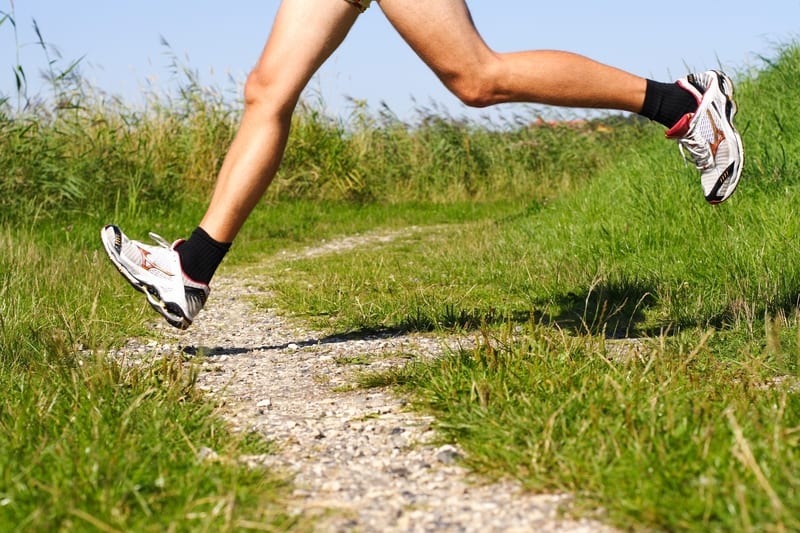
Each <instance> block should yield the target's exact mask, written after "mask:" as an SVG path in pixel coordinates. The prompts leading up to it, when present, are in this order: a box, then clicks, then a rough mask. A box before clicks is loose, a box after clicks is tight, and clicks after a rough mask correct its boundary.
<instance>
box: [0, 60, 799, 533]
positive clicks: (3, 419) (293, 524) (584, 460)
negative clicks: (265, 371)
mask: <svg viewBox="0 0 800 533" xmlns="http://www.w3.org/2000/svg"><path fill="white" fill-rule="evenodd" d="M50 66H51V69H53V72H54V74H55V75H54V76H53V87H52V94H51V95H49V96H50V98H48V99H45V100H42V101H37V100H36V99H35V98H27V99H26V98H17V97H15V96H11V97H9V98H7V99H5V101H4V103H3V104H0V244H2V247H3V250H4V254H2V255H1V256H0V387H1V388H2V390H3V391H4V394H2V396H0V472H2V474H0V530H9V531H15V530H18V531H30V530H34V531H44V530H52V529H57V530H66V531H72V530H75V531H82V530H86V529H91V528H94V529H97V530H104V531H112V530H136V531H161V530H165V529H170V528H172V529H174V530H176V531H181V530H213V531H225V530H239V529H246V528H248V527H256V526H258V527H261V528H262V529H268V528H272V529H277V530H291V529H295V530H303V529H307V527H308V524H307V523H306V522H304V519H303V518H302V517H290V516H287V515H286V513H285V510H284V509H283V507H282V505H281V499H282V497H283V496H285V495H286V494H287V491H288V490H290V480H286V479H282V478H280V477H277V476H275V475H273V474H270V473H269V472H261V471H252V470H248V469H246V468H244V467H243V466H240V465H239V464H238V463H237V461H236V460H235V459H236V458H237V457H238V456H240V455H242V454H246V453H269V450H270V446H271V445H270V443H265V442H263V441H261V440H259V439H255V438H253V437H252V436H241V435H231V434H230V433H229V432H228V431H227V430H226V428H225V426H224V424H223V423H222V422H221V421H220V419H219V418H218V417H217V416H216V415H215V413H214V410H213V407H212V406H210V405H208V404H207V403H206V401H205V400H204V399H203V397H202V396H201V395H200V394H199V393H198V391H196V390H195V388H194V373H193V372H194V371H193V369H192V367H191V365H189V366H185V365H183V364H182V361H178V360H172V359H165V360H161V361H158V362H157V363H155V364H154V365H152V366H149V367H141V366H129V365H125V364H124V361H118V360H114V359H109V358H107V357H104V356H103V353H104V350H105V349H107V348H109V347H114V346H118V345H119V344H120V343H121V342H122V341H123V340H124V339H126V338H129V337H131V336H135V335H143V336H147V335H152V332H150V331H148V329H147V324H148V320H150V319H151V318H152V314H151V311H150V310H149V308H146V306H145V305H143V302H142V301H140V300H139V299H133V298H131V295H132V293H131V291H130V288H129V287H127V286H125V285H124V284H123V283H122V282H121V280H120V279H119V278H118V276H117V275H116V274H115V273H114V271H113V269H112V268H111V267H110V265H109V264H108V262H107V260H106V259H105V258H104V257H102V255H101V252H100V246H99V241H98V238H97V232H98V230H99V228H100V227H101V226H102V224H104V223H107V222H112V221H114V222H116V223H119V224H120V225H122V226H123V227H124V228H125V229H126V231H127V232H129V233H130V234H131V235H135V236H140V235H141V236H144V235H146V232H147V231H148V230H154V231H156V232H158V233H161V234H163V235H165V236H166V237H168V238H175V237H178V236H185V235H186V234H188V232H190V231H191V229H192V228H193V227H194V226H195V225H196V223H197V220H199V218H200V216H201V215H202V210H203V207H204V205H205V201H206V198H207V197H208V194H209V192H210V188H211V186H212V185H213V177H214V175H215V173H216V170H217V169H218V167H219V165H220V163H221V158H222V157H223V155H224V152H225V149H226V147H227V144H228V143H229V141H230V139H231V136H232V135H233V132H234V131H235V128H236V124H237V120H238V107H239V106H238V105H237V104H231V103H230V102H229V101H228V100H226V99H225V98H223V97H222V96H221V95H220V93H219V92H217V91H214V90H210V89H207V88H203V87H200V86H199V85H198V84H197V83H196V80H194V78H193V77H192V76H191V71H190V70H186V71H184V74H185V75H186V79H185V80H184V83H183V90H182V92H181V94H180V95H179V96H176V97H166V96H163V95H158V94H152V95H150V98H149V100H148V104H147V105H146V106H145V108H144V109H138V108H137V109H131V108H129V107H128V106H127V105H126V104H125V103H124V102H120V101H117V100H115V99H114V98H112V97H109V96H107V95H103V94H101V93H98V92H97V91H95V90H94V89H92V88H91V87H89V86H87V85H86V84H85V82H84V81H83V80H82V79H81V78H80V76H79V73H78V69H74V68H72V65H69V64H67V65H64V66H63V67H61V68H60V70H59V67H60V66H59V64H57V63H56V64H54V65H53V64H51V65H50ZM737 80H738V82H739V83H738V86H737V89H738V95H739V101H740V107H741V113H740V115H739V118H738V125H739V128H740V130H741V131H742V133H743V136H744V138H745V143H746V150H747V162H746V165H745V178H743V181H742V184H741V186H740V189H741V190H740V191H739V192H737V193H736V195H735V196H734V197H733V198H732V199H731V200H730V201H728V202H726V203H725V204H723V205H721V206H717V207H710V206H708V205H706V204H705V201H704V200H703V198H702V194H701V191H700V188H699V184H698V183H697V177H696V173H695V171H694V170H693V169H692V168H690V167H687V166H685V165H684V164H683V162H682V161H681V160H680V158H679V157H678V156H677V149H676V148H675V146H674V145H673V144H672V143H669V142H665V141H664V140H663V139H662V138H660V137H661V136H662V135H663V132H662V128H660V127H658V126H655V125H653V124H648V123H643V122H641V121H637V120H633V119H627V118H621V117H608V118H606V119H604V120H602V121H590V122H587V123H582V124H566V123H564V124H554V125H541V124H539V125H535V126H532V125H531V124H533V123H535V122H536V120H535V119H536V116H535V114H533V113H534V112H532V115H531V116H530V117H514V118H513V119H512V120H509V123H508V125H507V126H506V127H504V128H499V129H488V128H485V127H481V126H479V125H476V124H473V123H470V122H466V121H461V120H458V119H454V118H451V117H437V116H421V117H420V120H419V121H418V123H416V124H413V125H409V124H404V123H402V122H400V121H398V120H397V119H396V118H394V117H393V116H392V115H391V114H390V113H385V114H380V113H379V114H377V115H371V114H370V113H368V112H366V111H365V110H359V109H356V110H355V111H354V113H353V115H352V116H351V117H349V118H348V119H346V120H335V119H332V118H330V117H328V116H326V115H325V113H324V112H322V111H321V110H319V109H316V108H314V107H313V106H304V107H303V108H302V109H301V111H300V112H299V113H298V115H297V116H296V119H295V127H294V130H293V134H292V139H291V142H290V145H289V149H288V152H287V155H286V159H285V165H284V167H283V169H282V171H281V174H280V176H279V177H278V179H277V180H276V183H275V187H273V188H272V189H271V190H270V193H269V196H268V197H267V198H266V199H265V201H264V202H263V204H262V205H261V206H260V207H259V208H258V209H257V211H256V212H255V213H254V215H253V218H252V219H251V220H250V221H249V222H248V224H247V226H246V227H245V230H244V232H243V233H242V235H241V237H240V239H239V240H238V241H237V243H236V245H235V246H234V249H233V253H232V254H231V255H230V257H229V258H228V259H227V260H226V263H225V264H224V265H223V272H224V269H235V268H237V267H238V266H240V265H243V264H257V263H258V261H259V258H262V257H264V256H266V255H268V254H271V253H273V252H277V251H279V250H283V249H287V248H295V247H299V246H303V245H306V244H312V243H315V242H318V241H319V240H320V239H321V238H330V237H335V236H340V235H350V234H353V233H359V232H366V231H370V230H374V229H376V228H382V229H401V228H404V227H407V226H410V225H415V226H419V227H421V228H422V230H421V231H419V232H416V233H414V234H413V235H409V236H408V237H405V238H401V239H398V240H397V241H395V242H393V243H388V244H384V245H381V246H380V247H379V248H372V249H359V250H355V251H353V252H352V253H350V254H347V255H340V256H337V257H323V258H316V259H314V260H306V261H299V262H295V263H294V264H293V266H292V270H291V271H290V272H287V273H285V274H284V275H283V276H281V277H280V278H279V279H275V281H274V283H273V287H272V288H273V290H274V291H276V294H277V297H278V303H279V305H281V306H282V307H283V308H284V309H286V310H287V312H292V313H295V314H297V315H299V316H302V317H305V318H306V319H308V320H309V321H311V322H313V323H315V324H316V325H324V327H326V328H329V329H331V330H332V331H334V332H337V333H358V332H366V331H375V330H388V331H396V332H402V331H421V330H424V331H437V332H442V334H447V333H448V332H452V331H459V332H468V333H470V334H472V335H475V336H476V338H479V339H482V340H483V342H482V345H481V347H479V348H476V349H475V350H471V351H464V352H458V353H451V354H448V355H447V356H446V357H444V358H442V359H441V360H439V361H436V362H432V363H427V364H423V363H414V364H412V365H410V366H409V367H408V368H407V369H405V370H403V371H399V372H395V373H390V374H384V375H379V376H365V382H369V383H372V384H375V383H379V384H392V385H393V386H396V387H398V390H405V391H409V392H410V393H411V394H412V395H413V396H414V397H415V398H416V399H417V401H418V406H419V408H421V409H425V410H429V411H431V412H433V413H435V414H436V415H437V418H438V420H439V427H440V429H441V430H442V431H443V432H444V433H445V435H447V436H448V438H450V437H452V438H454V439H455V440H457V441H458V443H459V444H460V445H461V446H463V447H464V448H465V449H466V450H467V451H468V452H469V457H470V465H471V466H473V467H474V468H476V469H477V470H479V471H481V472H483V473H485V474H486V475H487V476H489V477H501V476H511V477H514V478H516V479H518V480H520V481H521V482H522V483H523V484H525V485H526V486H528V487H530V488H531V489H533V490H544V491H553V490H566V491H570V492H572V493H574V494H575V495H576V500H575V503H574V508H573V509H570V511H572V512H576V513H584V512H590V513H592V512H595V511H596V510H597V509H598V508H601V509H603V510H604V511H603V513H602V516H601V518H603V519H604V520H608V521H609V522H611V523H614V524H618V525H621V526H623V527H626V528H631V529H663V530H695V531H709V530H716V531H748V530H749V531H791V530H797V529H800V522H799V521H798V518H797V517H798V516H800V494H799V492H800V476H798V474H797V469H796V468H795V465H796V464H797V463H798V460H800V398H798V394H800V392H798V389H799V388H800V385H798V378H799V377H800V361H798V358H799V356H798V353H800V328H798V315H797V303H798V301H797V300H798V294H800V266H797V265H798V262H797V261H796V258H797V257H798V244H797V242H798V232H799V231H800V223H798V222H797V217H796V215H797V202H796V201H795V198H794V196H795V193H796V192H797V189H798V186H799V185H798V183H800V182H798V180H797V177H798V174H799V173H800V168H799V167H800V163H798V160H797V158H796V157H794V155H793V154H797V153H798V151H799V149H800V146H798V145H799V144H800V141H798V138H800V135H798V133H800V104H799V103H798V102H797V99H796V98H794V97H793V93H792V91H790V90H787V87H795V86H797V85H798V82H799V81H800V50H798V49H797V48H796V47H792V46H788V47H786V48H785V49H784V50H783V51H782V52H781V53H780V54H779V55H778V56H776V57H775V58H773V60H770V61H765V63H764V66H763V68H762V69H760V70H759V71H757V72H747V73H739V75H738V76H737ZM17 96H18V95H17ZM26 102H27V104H28V105H27V106H26V105H25V103H26ZM212 297H213V296H212ZM631 339H636V343H635V344H633V343H632V342H631ZM204 449H211V450H214V451H215V452H216V453H217V454H218V456H219V457H221V458H222V459H223V460H220V461H203V460H201V459H200V458H201V457H202V456H203V450H204Z"/></svg>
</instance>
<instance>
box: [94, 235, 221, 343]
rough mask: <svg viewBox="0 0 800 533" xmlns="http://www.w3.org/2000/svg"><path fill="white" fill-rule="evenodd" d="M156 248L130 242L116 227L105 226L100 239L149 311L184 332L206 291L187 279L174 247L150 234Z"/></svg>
mask: <svg viewBox="0 0 800 533" xmlns="http://www.w3.org/2000/svg"><path fill="white" fill-rule="evenodd" d="M150 237H151V238H152V239H153V240H154V241H155V242H157V243H158V246H151V245H148V244H143V243H141V242H139V241H132V240H130V239H128V237H126V236H125V234H124V233H122V230H120V229H119V228H118V227H117V226H113V225H107V226H105V227H104V228H103V229H102V230H101V231H100V238H101V240H102V241H103V246H104V247H105V249H106V253H107V254H108V257H109V259H111V262H112V263H114V266H116V267H117V269H118V270H119V271H120V272H121V273H122V275H123V276H125V279H127V280H128V282H129V283H130V284H131V285H133V287H134V288H135V289H136V290H138V291H141V292H143V293H144V294H145V296H147V302H148V303H149V304H150V305H151V306H152V308H153V309H155V310H156V311H158V312H159V313H161V315H162V316H163V317H164V318H165V319H166V320H167V322H169V323H170V324H171V325H173V326H175V327H176V328H180V329H186V328H188V327H189V326H190V325H191V324H192V321H193V320H194V317H196V316H197V313H199V312H200V310H201V309H202V308H203V305H204V304H205V303H206V298H208V293H209V288H208V285H206V284H205V283H199V282H196V281H193V280H191V279H189V278H188V277H187V276H186V274H184V272H183V269H182V268H181V259H180V256H179V255H178V252H177V251H175V247H176V246H177V245H178V244H180V243H181V242H183V241H175V242H174V243H173V244H172V245H170V244H169V243H167V242H166V241H165V240H164V239H162V238H161V237H159V236H158V235H156V234H155V233H150Z"/></svg>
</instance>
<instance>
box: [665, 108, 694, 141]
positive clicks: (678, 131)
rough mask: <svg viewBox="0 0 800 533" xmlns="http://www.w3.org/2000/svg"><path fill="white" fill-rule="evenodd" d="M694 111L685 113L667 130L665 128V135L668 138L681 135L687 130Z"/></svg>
mask: <svg viewBox="0 0 800 533" xmlns="http://www.w3.org/2000/svg"><path fill="white" fill-rule="evenodd" d="M693 116H694V113H686V114H685V115H683V116H682V117H681V119H680V120H679V121H678V122H676V123H675V125H674V126H672V127H671V128H670V129H669V130H667V133H666V135H667V137H669V138H670V139H674V138H677V137H683V136H684V135H686V133H687V132H688V131H689V125H690V124H691V122H692V117H693Z"/></svg>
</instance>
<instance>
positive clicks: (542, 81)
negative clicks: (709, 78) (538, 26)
mask: <svg viewBox="0 0 800 533" xmlns="http://www.w3.org/2000/svg"><path fill="white" fill-rule="evenodd" d="M380 6H381V9H382V10H383V12H384V13H385V14H386V17H387V18H388V19H389V21H390V22H391V23H392V25H393V26H394V27H395V28H396V29H397V31H398V32H399V33H400V34H401V35H402V36H403V38H404V39H405V40H406V42H407V43H408V44H409V45H410V46H411V47H412V48H413V49H414V51H415V52H416V53H417V55H419V56H420V57H421V58H422V60H423V61H425V63H426V64H427V65H428V66H429V67H430V68H431V69H433V71H434V72H435V73H436V74H437V75H438V76H439V78H440V79H441V80H442V82H443V83H444V84H445V85H446V86H447V87H448V88H449V89H450V90H451V91H453V93H454V94H455V95H456V96H458V97H459V98H460V99H461V100H463V101H464V102H465V103H467V104H468V105H473V106H479V107H483V106H487V105H492V104H497V103H502V102H531V103H542V104H550V105H558V106H569V107H591V108H604V109H618V110H624V111H632V112H639V111H640V110H641V108H642V104H643V102H644V95H645V88H646V84H647V82H646V80H645V79H644V78H640V77H638V76H634V75H633V74H629V73H627V72H624V71H622V70H619V69H616V68H613V67H610V66H607V65H604V64H602V63H598V62H596V61H593V60H591V59H588V58H586V57H583V56H580V55H577V54H573V53H569V52H559V51H553V50H537V51H528V52H515V53H505V54H502V53H496V52H494V51H492V50H491V49H489V47H488V46H487V45H486V43H485V42H484V41H483V39H482V38H481V37H480V35H479V34H478V32H477V30H476V29H475V26H474V25H473V23H472V19H471V17H470V14H469V10H468V8H467V6H466V4H465V3H464V2H463V1H458V0H431V1H427V2H413V1H408V0H380Z"/></svg>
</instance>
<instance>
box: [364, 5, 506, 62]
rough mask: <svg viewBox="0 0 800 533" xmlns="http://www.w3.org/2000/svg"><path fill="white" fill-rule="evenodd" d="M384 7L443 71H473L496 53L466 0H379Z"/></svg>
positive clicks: (421, 53)
mask: <svg viewBox="0 0 800 533" xmlns="http://www.w3.org/2000/svg"><path fill="white" fill-rule="evenodd" d="M379 5H380V6H381V10H383V12H384V14H385V15H386V18H387V19H388V20H389V22H390V23H391V24H392V26H394V28H395V29H396V30H397V32H398V33H399V34H400V35H401V36H402V37H403V39H404V40H405V41H406V42H407V43H408V44H409V46H411V48H412V49H413V50H414V51H415V52H416V53H417V55H418V56H420V58H422V60H423V61H424V62H425V63H426V64H427V65H428V66H429V67H430V68H431V69H433V70H434V72H436V73H437V74H439V75H442V74H448V73H452V72H454V71H462V70H466V71H469V69H470V67H473V66H477V65H480V64H482V63H483V62H485V61H486V60H489V59H491V58H492V57H493V55H494V53H493V52H492V51H491V50H490V49H489V47H488V46H487V45H486V43H485V42H484V40H483V38H482V37H481V36H480V34H479V33H478V30H477V29H476V28H475V25H474V24H473V22H472V16H471V15H470V12H469V8H468V7H467V5H466V3H465V2H464V0H425V1H417V0H379Z"/></svg>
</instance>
